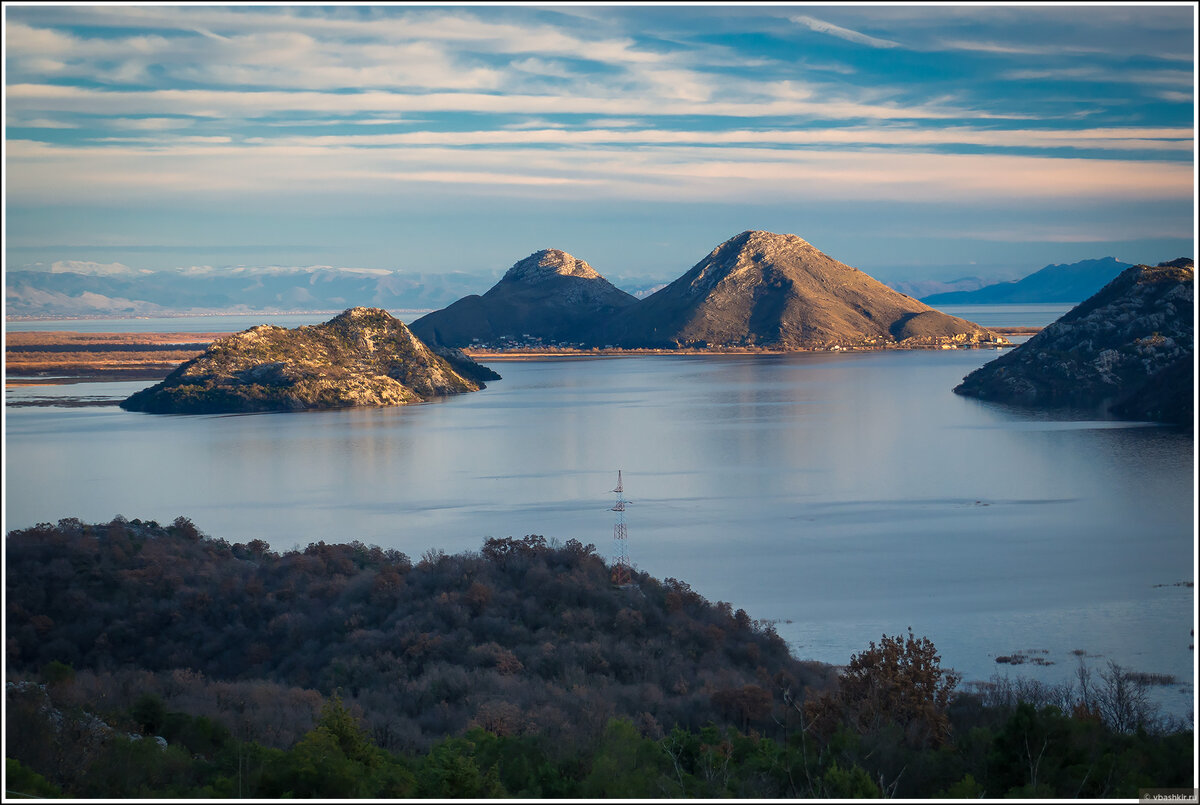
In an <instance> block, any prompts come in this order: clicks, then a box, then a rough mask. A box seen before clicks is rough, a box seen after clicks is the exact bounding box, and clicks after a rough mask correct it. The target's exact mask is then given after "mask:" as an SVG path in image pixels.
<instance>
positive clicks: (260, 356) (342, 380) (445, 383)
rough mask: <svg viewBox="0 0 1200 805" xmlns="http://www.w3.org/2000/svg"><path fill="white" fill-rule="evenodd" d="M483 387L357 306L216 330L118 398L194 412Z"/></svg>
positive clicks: (395, 323) (333, 403)
mask: <svg viewBox="0 0 1200 805" xmlns="http://www.w3.org/2000/svg"><path fill="white" fill-rule="evenodd" d="M456 360H458V358H457V357H456ZM461 360H467V361H468V362H469V359H466V358H465V356H462V358H461ZM478 368H479V369H482V368H483V367H478ZM482 387H483V386H482V384H481V383H479V382H477V381H475V380H471V379H468V378H466V377H464V376H463V374H462V373H460V372H456V371H455V370H454V369H453V368H451V366H450V364H449V363H448V362H447V361H446V359H445V358H443V357H441V356H439V355H437V354H435V353H434V352H433V351H432V350H431V349H430V348H429V347H427V346H426V345H425V344H423V343H421V341H420V340H419V339H418V338H417V337H416V336H414V335H413V334H412V333H411V332H410V331H409V329H408V328H407V327H405V326H404V324H403V323H402V322H401V321H399V320H398V319H396V318H393V317H392V316H391V315H389V314H388V313H387V312H386V311H383V310H379V309H378V308H363V307H356V308H351V309H349V310H347V311H345V312H344V313H342V314H340V315H338V316H337V317H335V318H333V319H331V320H330V321H327V322H325V323H324V324H318V325H311V326H304V327H297V328H296V329H294V330H288V329H286V328H283V327H275V326H272V325H260V326H258V327H251V328H250V329H249V330H245V331H243V332H240V333H235V334H234V335H231V336H229V337H227V338H223V339H221V340H219V341H216V342H214V343H213V344H212V345H211V346H209V348H208V349H207V350H206V351H205V352H204V354H202V355H200V356H198V357H196V358H193V359H192V360H190V361H187V362H186V363H184V364H182V365H181V366H180V367H179V368H178V369H176V370H175V371H174V372H172V373H171V374H170V375H168V376H167V378H166V379H165V380H163V381H162V382H161V383H159V384H157V385H155V386H151V387H150V388H148V389H143V390H142V391H139V392H137V393H136V394H134V395H133V396H131V397H129V398H128V399H127V400H125V401H124V402H122V403H121V407H122V408H124V409H126V410H129V411H145V412H148V413H156V414H163V413H170V414H199V413H234V412H248V411H279V410H297V409H306V408H342V407H348V406H382V405H405V404H408V403H415V402H423V401H426V400H429V399H431V398H433V397H437V396H442V395H446V394H458V393H461V392H466V391H477V390H479V389H480V388H482Z"/></svg>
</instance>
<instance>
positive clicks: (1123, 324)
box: [954, 258, 1195, 425]
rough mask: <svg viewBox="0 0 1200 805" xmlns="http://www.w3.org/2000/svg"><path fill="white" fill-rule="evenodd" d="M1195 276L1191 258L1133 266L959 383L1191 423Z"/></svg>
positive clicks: (1032, 399)
mask: <svg viewBox="0 0 1200 805" xmlns="http://www.w3.org/2000/svg"><path fill="white" fill-rule="evenodd" d="M1194 278H1195V268H1194V266H1193V263H1192V259H1191V258H1180V259H1178V260H1172V261H1170V262H1169V263H1160V264H1159V265H1157V266H1154V267H1151V266H1145V265H1138V266H1133V267H1132V268H1128V269H1126V270H1125V271H1123V272H1121V274H1120V275H1118V276H1117V278H1116V279H1114V280H1113V281H1112V282H1110V283H1109V284H1108V285H1106V286H1104V287H1103V288H1102V289H1101V290H1100V291H1099V292H1098V293H1096V294H1095V295H1094V296H1092V297H1091V298H1089V299H1087V300H1086V301H1084V302H1083V303H1081V304H1079V305H1078V306H1076V307H1075V308H1073V309H1072V310H1070V311H1068V312H1067V313H1066V314H1065V315H1064V316H1063V317H1062V318H1060V319H1059V320H1058V321H1056V322H1054V323H1053V324H1051V325H1050V326H1048V327H1046V328H1045V329H1044V330H1042V331H1041V332H1040V333H1038V334H1037V335H1035V336H1034V337H1033V338H1031V339H1029V341H1027V342H1026V343H1024V344H1022V345H1021V346H1019V347H1018V348H1017V349H1015V350H1013V351H1012V352H1010V353H1008V354H1006V355H1002V356H1001V357H999V358H997V359H996V360H994V361H992V362H991V363H988V364H986V365H985V366H982V367H980V368H979V369H976V370H975V371H974V372H972V373H971V374H969V375H967V377H966V378H964V380H963V382H962V383H961V384H960V385H958V386H957V387H956V388H955V389H954V391H955V392H957V393H958V394H964V395H968V396H972V397H978V398H980V399H984V400H996V401H1001V402H1009V403H1018V404H1026V405H1038V406H1072V407H1078V408H1086V409H1092V410H1099V411H1100V412H1101V413H1103V414H1111V415H1114V416H1118V417H1122V418H1131V419H1145V420H1154V421H1160V422H1171V423H1177V424H1182V425H1190V424H1191V423H1192V417H1193V406H1192V392H1193V377H1194V370H1193V354H1194V353H1193V348H1194V325H1193V320H1192V313H1193V300H1194V298H1195V296H1194V286H1195V279H1194Z"/></svg>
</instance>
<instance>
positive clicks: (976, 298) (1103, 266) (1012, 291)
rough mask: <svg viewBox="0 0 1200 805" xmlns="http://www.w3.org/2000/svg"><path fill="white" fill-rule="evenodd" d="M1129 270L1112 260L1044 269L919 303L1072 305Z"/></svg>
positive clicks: (1053, 266) (1122, 264) (1091, 261)
mask: <svg viewBox="0 0 1200 805" xmlns="http://www.w3.org/2000/svg"><path fill="white" fill-rule="evenodd" d="M1129 266H1130V264H1129V263H1122V262H1121V261H1120V260H1117V259H1116V258H1114V257H1102V258H1100V259H1099V260H1080V261H1079V262H1078V263H1063V264H1059V265H1048V266H1046V267H1045V268H1043V269H1040V270H1038V271H1035V272H1034V273H1032V274H1030V275H1029V276H1027V277H1024V278H1022V279H1019V280H1015V281H1013V282H1000V283H996V284H994V285H987V286H984V287H982V288H977V289H974V290H972V289H968V288H956V289H953V290H949V289H947V290H946V291H944V292H937V293H931V294H929V295H927V296H921V297H920V299H921V301H922V302H925V303H926V304H929V305H997V304H1021V303H1024V304H1037V303H1052V302H1057V303H1060V304H1076V303H1079V302H1082V301H1083V300H1084V299H1087V298H1088V297H1089V296H1091V295H1092V294H1094V293H1096V291H1098V290H1100V289H1101V288H1103V287H1104V286H1105V285H1107V284H1108V283H1109V282H1111V281H1112V280H1113V278H1114V277H1116V276H1117V275H1118V274H1120V273H1121V272H1122V271H1124V270H1125V269H1127V268H1129Z"/></svg>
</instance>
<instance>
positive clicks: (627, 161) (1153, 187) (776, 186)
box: [8, 140, 1192, 205]
mask: <svg viewBox="0 0 1200 805" xmlns="http://www.w3.org/2000/svg"><path fill="white" fill-rule="evenodd" d="M8 154H9V171H8V190H9V194H10V197H11V198H12V199H17V200H18V201H20V202H22V203H31V202H34V201H37V202H42V203H46V202H55V201H58V202H62V201H66V200H69V199H73V198H75V197H76V196H77V195H78V193H79V192H80V189H81V188H86V191H87V192H88V193H89V194H91V195H96V196H102V197H104V198H107V199H120V198H126V199H128V198H139V197H144V196H146V195H147V194H150V196H151V197H155V198H170V197H174V198H181V197H186V198H189V199H193V198H196V197H198V196H200V195H205V194H208V195H212V194H215V197H223V196H224V195H226V194H229V193H236V194H238V195H240V196H242V197H243V198H247V199H248V198H261V199H267V198H271V199H274V200H273V201H272V202H271V203H273V204H283V205H286V204H287V199H288V198H289V197H297V198H299V197H305V198H310V199H311V198H319V197H330V196H336V197H347V198H358V199H366V198H368V197H371V196H378V195H379V194H385V195H391V194H397V193H410V192H412V186H413V185H422V186H425V185H430V186H443V187H446V188H451V187H455V188H457V187H464V186H470V187H474V188H478V189H481V190H482V189H488V192H490V193H493V194H496V193H499V194H508V195H513V194H514V193H515V194H516V195H527V194H528V193H536V194H538V195H540V196H541V197H543V198H555V199H563V200H579V199H580V198H586V199H587V200H588V201H589V203H590V202H591V201H594V200H596V199H599V198H607V199H613V200H623V201H660V202H675V203H679V202H692V201H697V200H702V199H705V198H711V199H721V200H722V201H723V202H726V203H731V202H739V203H746V202H753V203H756V204H763V203H788V202H791V201H796V200H801V199H807V200H822V201H826V200H827V201H837V200H862V201H867V200H870V201H878V200H893V201H902V202H904V203H918V202H939V201H940V202H945V201H961V202H972V203H973V202H976V201H978V200H979V199H985V198H986V199H988V201H989V203H996V202H999V201H1008V202H1012V203H1023V202H1027V201H1031V200H1038V199H1042V200H1044V199H1057V200H1061V201H1064V202H1067V201H1072V200H1073V201H1080V202H1087V201H1091V200H1093V199H1095V198H1123V199H1126V200H1128V201H1129V202H1131V203H1132V202H1134V201H1136V200H1164V199H1174V200H1178V201H1180V202H1183V201H1185V200H1187V201H1189V202H1190V199H1191V198H1192V166H1191V163H1190V160H1188V161H1186V162H1181V161H1165V160H1163V161H1157V162H1139V161H1131V160H1117V159H1068V158H1060V157H1033V156H1022V155H1008V154H982V155H981V154H939V153H927V152H908V153H896V152H893V151H855V150H841V149H835V148H829V149H819V150H805V149H795V150H764V149H761V148H752V147H734V146H731V147H727V148H721V149H713V148H709V147H701V146H690V145H672V146H663V147H661V148H655V149H629V148H627V147H602V146H589V147H583V146H581V147H580V148H576V149H568V150H561V151H560V150H546V149H513V148H506V147H500V146H497V147H493V148H486V149H457V148H445V147H434V146H431V147H426V148H407V147H399V148H382V149H381V148H369V149H364V148H349V147H339V146H326V147H319V146H311V145H301V144H286V145H280V144H273V145H268V144H262V145H247V144H223V145H221V144H212V145H210V144H194V143H181V144H178V145H172V146H164V147H145V146H137V145H128V146H120V147H118V146H107V147H99V146H94V147H67V146H51V145H47V144H44V143H36V142H32V141H28V140H16V141H12V142H10V143H9V149H8ZM514 165H520V166H521V170H520V171H519V172H518V171H514V170H513V166H514ZM580 190H584V191H586V192H585V193H584V195H583V196H580V195H579V193H580ZM455 192H458V191H455Z"/></svg>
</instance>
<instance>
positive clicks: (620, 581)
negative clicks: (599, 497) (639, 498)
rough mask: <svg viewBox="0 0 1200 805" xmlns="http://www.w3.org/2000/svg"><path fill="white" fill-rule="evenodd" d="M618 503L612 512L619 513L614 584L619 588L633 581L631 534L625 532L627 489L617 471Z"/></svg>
mask: <svg viewBox="0 0 1200 805" xmlns="http://www.w3.org/2000/svg"><path fill="white" fill-rule="evenodd" d="M613 491H614V492H616V493H617V502H616V504H615V505H614V506H613V507H612V510H613V511H615V512H616V513H617V523H616V525H614V526H613V569H612V580H613V584H615V585H617V586H618V587H628V586H629V584H630V582H631V580H632V575H633V574H632V573H630V572H629V534H628V533H627V532H626V531H625V504H626V503H628V502H629V501H627V500H625V488H624V487H623V486H622V485H621V471H620V470H617V488H616V489H614V490H613Z"/></svg>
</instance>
